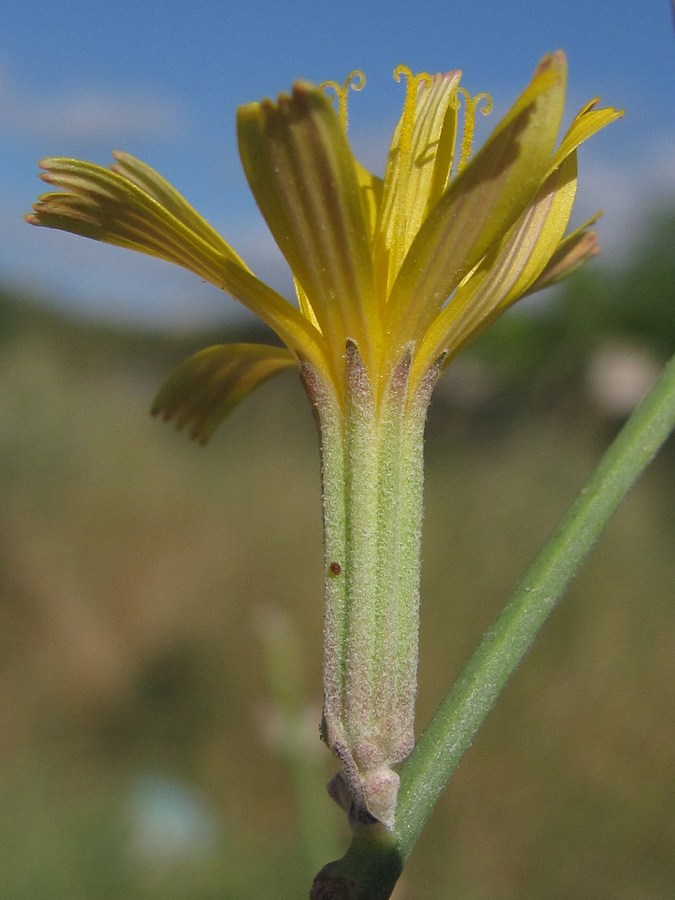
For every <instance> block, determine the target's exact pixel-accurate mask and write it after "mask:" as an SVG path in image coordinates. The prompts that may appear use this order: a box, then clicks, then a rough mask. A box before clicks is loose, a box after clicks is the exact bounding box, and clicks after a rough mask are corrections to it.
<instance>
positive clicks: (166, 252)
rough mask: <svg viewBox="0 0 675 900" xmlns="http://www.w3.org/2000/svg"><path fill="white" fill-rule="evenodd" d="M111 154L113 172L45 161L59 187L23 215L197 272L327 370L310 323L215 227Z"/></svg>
mask: <svg viewBox="0 0 675 900" xmlns="http://www.w3.org/2000/svg"><path fill="white" fill-rule="evenodd" d="M116 158H117V163H116V166H115V168H114V170H110V169H106V168H104V167H103V166H98V165H95V164H94V163H88V162H83V161H81V160H76V159H68V158H60V157H54V158H50V159H45V160H43V161H42V162H41V163H40V166H41V168H43V169H44V174H43V175H42V176H41V178H42V179H43V181H45V182H47V183H48V184H50V185H52V186H54V187H58V188H61V190H59V191H54V192H51V193H48V194H43V195H42V196H41V197H40V198H39V199H38V202H37V203H36V204H34V207H33V209H34V212H33V215H30V216H27V217H26V218H27V220H28V221H29V222H30V223H31V224H33V225H43V226H46V227H48V228H57V229H59V230H61V231H69V232H71V233H73V234H79V235H82V236H84V237H88V238H92V239H94V240H98V241H102V242H104V243H108V244H114V245H116V246H120V247H127V248H130V249H133V250H137V251H140V252H142V253H147V254H149V255H151V256H156V257H159V258H160V259H164V260H167V261H168V262H172V263H176V264H177V265H180V266H183V267H184V268H186V269H189V270H191V271H192V272H195V273H196V274H197V275H199V276H200V277H202V278H204V279H205V280H207V281H209V282H211V284H215V285H216V286H217V287H219V288H221V289H222V290H224V291H227V292H228V293H230V294H231V295H232V296H233V297H234V298H235V299H236V300H238V301H239V302H240V303H242V304H243V305H244V306H246V307H247V308H248V309H250V310H251V311H252V312H253V313H255V314H256V315H257V316H259V317H260V318H261V319H262V320H263V321H264V322H266V323H267V324H268V325H269V326H270V327H271V328H272V329H273V330H274V331H275V332H276V333H277V334H278V335H279V337H280V338H281V340H282V341H283V342H284V343H285V344H287V345H288V346H289V347H291V349H293V350H295V351H297V352H298V353H300V354H301V355H302V356H304V357H306V358H307V359H310V360H312V362H313V363H314V365H316V366H317V367H318V368H319V370H320V371H322V372H324V373H328V371H329V369H330V365H329V363H328V360H327V356H326V353H325V345H324V342H323V341H322V340H321V335H320V334H319V332H318V331H317V329H316V328H315V327H314V326H313V325H312V323H311V322H309V321H308V320H307V319H306V318H304V317H303V316H302V315H301V313H300V312H299V311H298V310H297V309H295V307H293V306H291V305H290V303H288V301H287V300H285V299H284V298H283V297H282V296H281V295H280V294H278V293H277V292H276V291H274V290H273V289H272V288H270V287H268V285H266V284H265V283H264V282H262V281H260V280H259V279H258V278H256V276H255V275H253V273H252V272H251V271H250V269H249V268H248V267H247V266H246V265H245V264H244V263H243V262H242V261H241V259H240V258H239V256H238V255H237V254H236V253H235V252H234V250H232V248H231V247H230V246H229V244H227V243H226V241H224V240H223V238H222V237H220V235H219V234H218V232H216V231H214V230H213V229H212V228H211V227H210V226H209V225H208V224H207V223H206V222H205V221H204V220H203V219H202V218H201V216H199V214H198V213H197V212H195V210H194V209H193V208H192V207H191V206H190V205H189V204H188V202H187V201H186V200H185V199H184V198H183V197H182V196H181V195H180V194H179V193H178V192H177V191H175V190H174V189H173V188H171V187H170V186H169V185H168V184H167V183H166V182H165V181H164V179H162V178H161V177H160V176H159V175H158V174H157V173H156V172H154V171H153V170H152V169H151V168H150V167H149V166H146V165H145V164H143V163H140V162H139V161H138V160H135V159H134V158H133V157H131V156H128V155H126V154H119V153H118V154H116Z"/></svg>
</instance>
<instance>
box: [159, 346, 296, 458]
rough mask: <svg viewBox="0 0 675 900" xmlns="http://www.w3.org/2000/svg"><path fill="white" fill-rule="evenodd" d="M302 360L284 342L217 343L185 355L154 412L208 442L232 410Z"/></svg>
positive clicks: (192, 435)
mask: <svg viewBox="0 0 675 900" xmlns="http://www.w3.org/2000/svg"><path fill="white" fill-rule="evenodd" d="M293 366H297V359H296V358H295V356H294V355H293V354H292V353H291V352H290V351H289V350H286V349H285V348H284V347H269V346H266V345H264V344H217V345H215V346H213V347H206V348H205V349H204V350H200V351H199V353H195V354H194V356H191V357H189V358H188V359H186V360H184V361H183V362H182V363H181V364H180V365H179V366H178V367H177V368H176V369H174V371H173V372H172V373H171V375H170V376H169V377H168V379H167V380H166V381H165V382H164V384H163V385H162V387H161V388H160V390H159V393H158V394H157V397H156V398H155V401H154V403H153V405H152V414H153V415H161V416H162V417H163V418H164V420H165V421H166V422H168V421H174V422H175V423H176V428H179V429H180V428H185V427H187V428H188V430H189V434H190V437H191V438H193V439H194V440H197V441H199V442H200V443H202V444H205V443H206V442H207V441H208V439H209V438H210V437H211V435H212V434H213V432H214V431H215V430H216V428H217V427H218V426H219V425H220V423H221V422H222V421H223V419H224V418H225V417H226V416H227V415H228V413H230V412H231V410H232V409H233V408H234V407H235V406H236V405H237V404H238V403H240V402H241V401H242V400H243V399H244V398H245V397H247V396H248V395H249V394H250V393H251V392H252V391H254V390H255V389H256V388H257V387H259V386H260V385H261V384H264V382H266V381H269V379H270V378H272V377H273V376H274V375H277V374H279V372H283V371H284V370H285V369H288V368H291V367H293Z"/></svg>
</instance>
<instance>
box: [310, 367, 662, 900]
mask: <svg viewBox="0 0 675 900" xmlns="http://www.w3.org/2000/svg"><path fill="white" fill-rule="evenodd" d="M674 427H675V357H674V358H673V359H672V360H671V361H670V363H669V364H668V365H667V366H666V368H665V370H664V372H663V373H662V375H661V377H660V378H659V380H658V381H657V382H656V384H655V385H654V386H653V388H652V389H651V391H650V392H649V394H648V395H647V396H646V397H645V399H644V400H643V402H642V403H641V404H640V406H639V407H638V408H637V409H636V410H635V412H634V413H633V415H632V416H631V417H630V419H629V420H628V422H627V423H626V425H625V426H624V428H623V429H622V431H621V432H620V434H619V435H618V437H617V438H616V439H615V441H614V443H613V444H612V445H611V447H610V448H609V450H608V451H607V453H606V454H605V456H604V458H603V459H602V461H601V462H600V465H599V466H598V468H597V469H596V471H595V472H594V474H593V475H592V476H591V478H590V479H589V481H588V482H587V484H586V486H585V487H584V488H583V489H582V491H581V493H580V494H579V496H578V498H577V499H576V501H575V502H574V503H573V505H572V507H571V508H570V510H569V511H568V512H567V514H566V515H565V516H564V517H563V519H562V521H561V522H560V524H559V526H558V528H557V529H556V531H555V533H554V534H553V536H552V537H551V538H550V539H549V541H548V542H547V543H546V544H545V546H544V548H543V549H542V551H541V552H540V554H539V556H538V557H537V559H536V560H535V562H534V564H533V565H532V567H531V568H530V569H529V571H528V572H527V574H526V575H525V577H524V578H523V580H522V581H521V582H520V584H519V585H518V587H517V588H516V590H515V592H514V593H513V595H512V596H511V598H510V600H509V601H508V603H507V605H506V607H505V608H504V610H503V612H502V613H501V614H500V615H499V616H498V617H497V619H496V620H495V622H494V623H493V625H492V626H491V628H489V629H488V631H487V632H486V634H485V636H484V637H483V639H482V641H481V643H480V645H479V646H478V648H477V649H476V651H475V652H474V654H473V656H472V657H471V659H470V660H469V662H468V664H467V665H466V667H465V669H464V671H463V673H462V674H461V675H460V677H459V679H458V680H457V681H456V682H455V684H454V686H453V687H452V688H451V690H450V692H449V694H448V695H447V696H446V698H445V699H444V701H443V702H442V703H441V705H440V707H439V709H438V710H437V712H436V714H435V715H434V717H433V719H432V720H431V722H430V723H429V725H428V726H427V728H426V730H425V731H424V733H423V734H422V736H421V737H420V739H419V742H418V743H417V745H416V747H415V749H414V750H413V752H412V753H411V755H410V756H409V758H408V759H407V760H406V761H405V763H404V764H403V766H402V767H401V769H400V777H401V787H400V792H399V801H398V807H397V818H396V830H395V833H394V836H393V842H386V841H385V842H383V841H382V840H381V839H380V840H379V841H377V852H373V851H372V850H369V849H368V847H369V843H370V844H372V843H373V839H372V838H370V839H367V838H366V836H365V835H364V834H363V831H367V829H361V830H357V831H356V832H355V833H354V836H353V839H352V846H351V847H350V848H349V851H348V852H347V854H346V855H345V856H344V857H343V858H342V859H341V860H338V861H337V862H335V863H330V864H329V865H328V866H326V867H325V868H324V869H323V870H322V872H321V873H320V874H319V876H318V877H317V881H316V882H315V885H320V886H321V890H320V891H318V892H317V891H315V892H314V893H313V894H312V896H313V898H315V900H324V898H329V897H334V898H343V900H360V898H365V897H371V898H373V900H380V898H381V900H386V898H387V897H389V896H390V893H391V891H392V890H393V887H394V885H395V883H396V880H397V878H398V875H399V874H400V872H401V870H402V868H403V865H404V864H405V861H406V860H407V858H408V856H409V855H410V852H411V851H412V848H413V846H414V844H415V842H416V840H417V838H418V837H419V835H420V833H421V831H422V829H423V827H424V824H425V822H426V820H427V818H428V816H429V814H430V812H431V810H432V809H433V806H434V804H435V803H436V801H437V799H438V797H439V795H440V793H441V791H442V790H443V788H444V787H445V785H446V783H447V781H448V780H449V778H450V777H451V775H452V774H453V772H454V770H455V769H456V767H457V765H458V764H459V761H460V760H461V758H462V756H463V754H464V753H465V751H466V750H467V749H468V747H469V746H470V744H471V742H472V740H473V738H474V736H475V734H476V732H477V731H478V729H479V727H480V725H481V724H482V722H483V721H484V719H485V718H486V717H487V715H488V713H489V712H490V710H491V709H492V707H493V706H494V703H495V701H496V698H497V696H498V695H499V693H500V692H501V690H502V689H503V688H504V686H505V685H506V683H507V681H508V680H509V678H510V676H511V675H512V673H513V672H514V670H515V669H516V667H517V666H518V664H519V663H520V662H521V661H522V659H523V658H524V657H525V655H526V654H527V651H528V650H529V648H530V646H531V644H532V642H533V640H534V638H535V637H536V635H537V633H538V632H539V630H540V628H541V627H542V625H543V624H544V622H545V621H546V619H547V618H548V616H549V615H550V613H551V611H552V610H553V609H554V608H555V606H556V604H557V602H558V600H559V599H560V597H561V596H562V594H563V592H564V590H565V588H566V586H567V585H568V583H569V582H570V580H571V579H572V577H573V576H574V575H575V574H576V572H577V571H578V569H579V568H580V566H581V564H582V562H583V561H584V559H585V557H586V555H587V554H588V552H589V551H590V549H591V547H592V546H593V544H594V542H595V541H596V539H597V538H598V536H599V535H600V533H601V532H602V530H603V528H604V527H605V525H606V524H607V522H608V521H609V519H610V518H611V516H612V515H613V513H614V512H615V510H616V509H617V507H618V506H619V504H620V502H621V501H622V500H623V498H624V497H625V496H626V494H627V493H628V491H629V490H630V488H631V487H632V486H633V484H634V483H635V482H636V481H637V479H638V477H639V476H640V475H641V474H642V472H643V471H644V469H645V468H646V467H647V465H648V464H649V462H650V461H651V459H652V458H653V457H654V455H655V454H656V452H657V451H658V450H659V448H660V447H661V446H662V444H663V443H664V442H665V440H666V439H667V437H668V435H669V434H670V432H671V431H672V429H673V428H674ZM365 884H370V885H373V884H376V885H378V889H377V892H376V893H373V892H372V891H371V893H367V892H364V890H363V888H362V886H363V885H365ZM331 887H335V888H336V892H335V893H333V894H331V893H330V889H331ZM338 891H339V892H338Z"/></svg>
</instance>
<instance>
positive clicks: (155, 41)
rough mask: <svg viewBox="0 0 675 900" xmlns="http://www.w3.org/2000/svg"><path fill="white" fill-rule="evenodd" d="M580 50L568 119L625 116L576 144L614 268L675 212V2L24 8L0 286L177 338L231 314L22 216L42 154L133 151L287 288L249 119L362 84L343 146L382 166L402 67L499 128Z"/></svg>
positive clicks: (6, 61)
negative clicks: (329, 86) (440, 81)
mask: <svg viewBox="0 0 675 900" xmlns="http://www.w3.org/2000/svg"><path fill="white" fill-rule="evenodd" d="M558 47H561V48H563V49H564V50H565V51H566V52H567V54H568V57H569V64H570V72H569V89H568V113H569V115H570V116H571V115H572V113H573V112H575V111H576V110H577V109H578V108H579V107H580V106H581V105H582V103H583V102H585V101H586V100H588V99H590V98H591V97H594V96H597V95H600V96H601V97H602V100H603V102H604V103H606V104H608V105H614V106H619V107H622V108H624V109H625V110H626V118H625V119H623V120H622V121H620V122H618V123H616V124H614V125H612V126H611V127H610V128H609V129H607V130H606V131H604V132H602V133H601V134H600V135H598V136H596V137H595V138H594V139H593V140H592V141H591V142H589V144H587V145H585V146H584V147H583V148H582V151H581V154H580V189H579V195H578V204H577V211H576V212H575V218H574V221H576V222H577V223H579V222H581V221H582V220H583V218H585V217H586V216H587V215H589V214H590V213H591V212H593V211H595V209H597V208H603V209H604V211H605V217H604V219H603V220H602V221H601V223H600V232H601V237H602V241H603V245H604V246H605V249H606V259H607V260H608V261H611V260H612V259H616V258H619V257H620V256H621V255H622V254H624V253H625V252H626V251H627V249H629V248H630V244H631V242H632V241H634V239H635V236H636V235H639V233H640V229H641V228H643V227H644V223H645V221H646V219H647V217H648V214H649V211H650V210H653V209H654V207H655V205H656V204H657V203H659V202H662V201H664V202H665V201H668V200H669V201H670V202H671V203H672V202H675V118H674V115H673V113H674V112H675V103H674V102H673V101H674V100H675V35H674V32H673V23H672V16H671V4H670V0H566V2H558V0H555V2H554V0H550V2H549V0H522V2H508V0H443V2H439V0H425V2H424V3H419V2H417V3H409V4H405V3H392V2H391V0H389V2H373V3H368V2H366V0H360V2H353V0H343V2H340V3H337V4H334V5H332V6H331V5H330V4H327V3H325V2H324V3H310V2H299V0H286V2H283V3H276V2H270V0H263V2H256V0H248V2H247V3H244V2H242V0H239V2H236V3H232V2H228V0H225V2H221V3H220V4H216V3H213V2H204V0H191V2H177V0H162V2H154V0H150V2H139V0H133V2H128V0H116V2H108V0H100V2H97V3H92V2H91V0H59V2H47V0H33V2H31V0H24V2H13V0H10V2H9V3H8V4H7V5H6V6H5V8H4V11H3V27H2V30H1V31H0V124H1V129H0V197H1V198H2V203H1V204H0V207H1V208H0V283H3V284H5V285H7V284H9V285H11V286H16V287H23V288H24V289H25V290H29V291H35V292H45V293H47V294H48V295H49V296H50V297H51V298H53V300H54V301H55V302H58V303H61V304H63V305H64V306H66V307H67V308H69V309H74V310H77V311H81V312H82V313H84V314H88V315H97V316H101V315H102V316H107V317H109V318H114V319H118V320H130V321H137V322H143V323H151V324H153V325H159V326H161V327H167V328H173V327H182V326H184V325H187V326H189V325H190V324H198V323H199V322H201V321H204V320H205V319H208V318H216V317H219V316H221V315H222V314H223V313H224V312H227V311H228V310H230V311H231V310H232V306H233V304H232V301H230V300H229V299H228V298H226V297H224V296H223V295H221V294H219V293H218V291H216V290H215V289H214V288H212V287H210V286H208V285H203V284H201V283H199V281H198V280H197V279H196V278H195V277H194V276H191V275H189V274H187V273H183V272H182V271H181V270H179V269H177V268H176V267H173V266H170V265H168V264H166V263H161V262H159V261H155V260H151V259H149V258H147V257H143V256H137V255H134V254H131V253H128V252H125V251H122V250H117V249H116V248H110V247H99V246H98V245H96V244H94V243H92V242H88V241H85V240H83V239H80V238H76V237H73V236H70V235H62V234H59V233H56V232H51V231H46V230H43V229H35V228H30V227H29V226H28V225H25V224H24V223H23V222H22V220H21V215H22V214H23V213H24V212H26V211H28V209H29V206H30V203H31V202H32V200H33V199H34V197H35V196H36V195H37V193H39V192H40V190H41V185H40V183H39V182H38V180H37V178H36V173H37V170H36V165H35V164H36V161H37V160H38V159H40V158H41V157H43V156H47V155H51V156H54V155H59V156H60V155H68V156H78V157H81V158H85V159H90V160H93V161H95V162H99V163H103V164H108V162H109V160H110V151H111V150H113V149H123V150H127V151H129V152H131V153H133V154H134V155H136V156H139V157H140V158H142V159H144V160H145V161H146V162H148V163H150V164H151V165H152V166H154V167H155V168H156V169H158V170H159V171H160V172H161V173H162V174H163V175H164V176H165V177H166V178H168V179H169V180H170V181H171V182H172V183H173V184H174V185H175V186H176V187H177V188H178V189H179V190H180V191H181V192H182V193H183V194H185V195H186V196H187V198H188V199H189V200H190V201H191V202H192V203H193V205H194V206H196V208H197V209H198V210H199V211H200V212H201V213H202V214H203V215H204V216H205V217H206V218H207V219H209V221H210V222H211V223H212V224H213V225H215V226H216V227H217V228H218V229H219V230H221V231H222V232H223V234H224V235H225V236H226V237H227V238H228V240H229V241H230V243H232V245H233V246H234V247H235V249H237V250H238V251H239V252H240V253H241V255H242V256H244V257H245V259H246V260H247V261H248V262H249V264H250V265H251V266H252V268H253V269H254V271H256V273H257V274H259V275H261V276H263V277H267V278H268V279H269V280H271V281H272V282H273V283H275V285H276V286H277V287H279V288H280V289H282V290H285V288H286V284H287V282H286V277H285V275H284V272H283V267H282V265H281V264H280V262H279V258H278V256H277V254H276V253H275V249H274V247H273V246H272V244H271V241H270V239H269V238H268V237H267V235H266V232H265V229H264V226H263V225H262V223H261V219H260V217H259V215H258V213H257V210H256V209H255V205H254V203H253V201H252V199H251V198H250V196H249V194H248V189H247V187H246V184H245V180H244V176H243V174H242V171H241V167H240V165H239V160H238V157H237V153H236V141H235V130H234V114H235V109H236V107H237V106H238V105H239V104H241V103H245V102H248V101H251V100H257V99H261V98H262V97H264V96H274V95H276V94H277V93H278V92H279V91H281V90H286V89H288V87H289V86H290V84H291V83H292V81H293V80H294V79H295V78H298V77H304V78H309V79H311V80H314V81H322V80H325V79H329V78H331V79H335V80H342V78H343V77H344V75H345V74H346V73H347V72H348V71H349V70H351V69H353V68H361V69H363V70H364V71H365V73H366V75H367V79H368V82H367V85H366V89H365V91H364V92H362V93H361V94H352V97H351V104H350V138H351V140H352V142H353V144H354V145H355V147H356V148H357V150H358V151H359V152H360V154H361V155H362V157H363V159H364V162H366V163H367V164H368V165H370V166H371V167H372V168H374V169H375V170H378V171H381V170H382V169H383V167H384V154H385V152H386V146H387V141H388V136H389V134H390V132H391V129H392V128H393V125H394V124H395V121H396V118H397V115H398V113H399V111H400V104H401V100H402V88H401V86H400V85H396V84H395V83H394V82H393V80H392V78H391V72H392V70H393V68H394V67H395V66H396V65H397V64H398V63H401V62H403V63H405V64H406V65H408V66H410V67H411V68H412V69H415V70H426V71H440V70H447V69H454V68H460V69H462V70H463V72H464V84H465V85H466V86H467V87H468V88H469V90H471V91H472V92H477V91H479V90H486V91H489V92H490V93H491V94H492V96H493V98H494V101H495V112H494V113H493V114H492V116H491V117H490V119H489V122H490V123H492V125H494V124H495V123H496V122H497V120H498V116H499V115H500V114H501V113H502V112H503V111H505V109H506V108H507V107H508V105H509V104H510V102H511V101H513V99H515V97H516V95H517V93H518V92H519V91H520V90H521V89H522V88H523V87H524V85H525V84H526V83H527V81H528V80H529V77H530V75H531V72H532V69H533V68H534V66H535V64H536V62H537V60H538V59H539V58H540V57H541V56H542V55H543V54H544V53H546V52H547V51H549V50H554V49H557V48H558Z"/></svg>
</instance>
